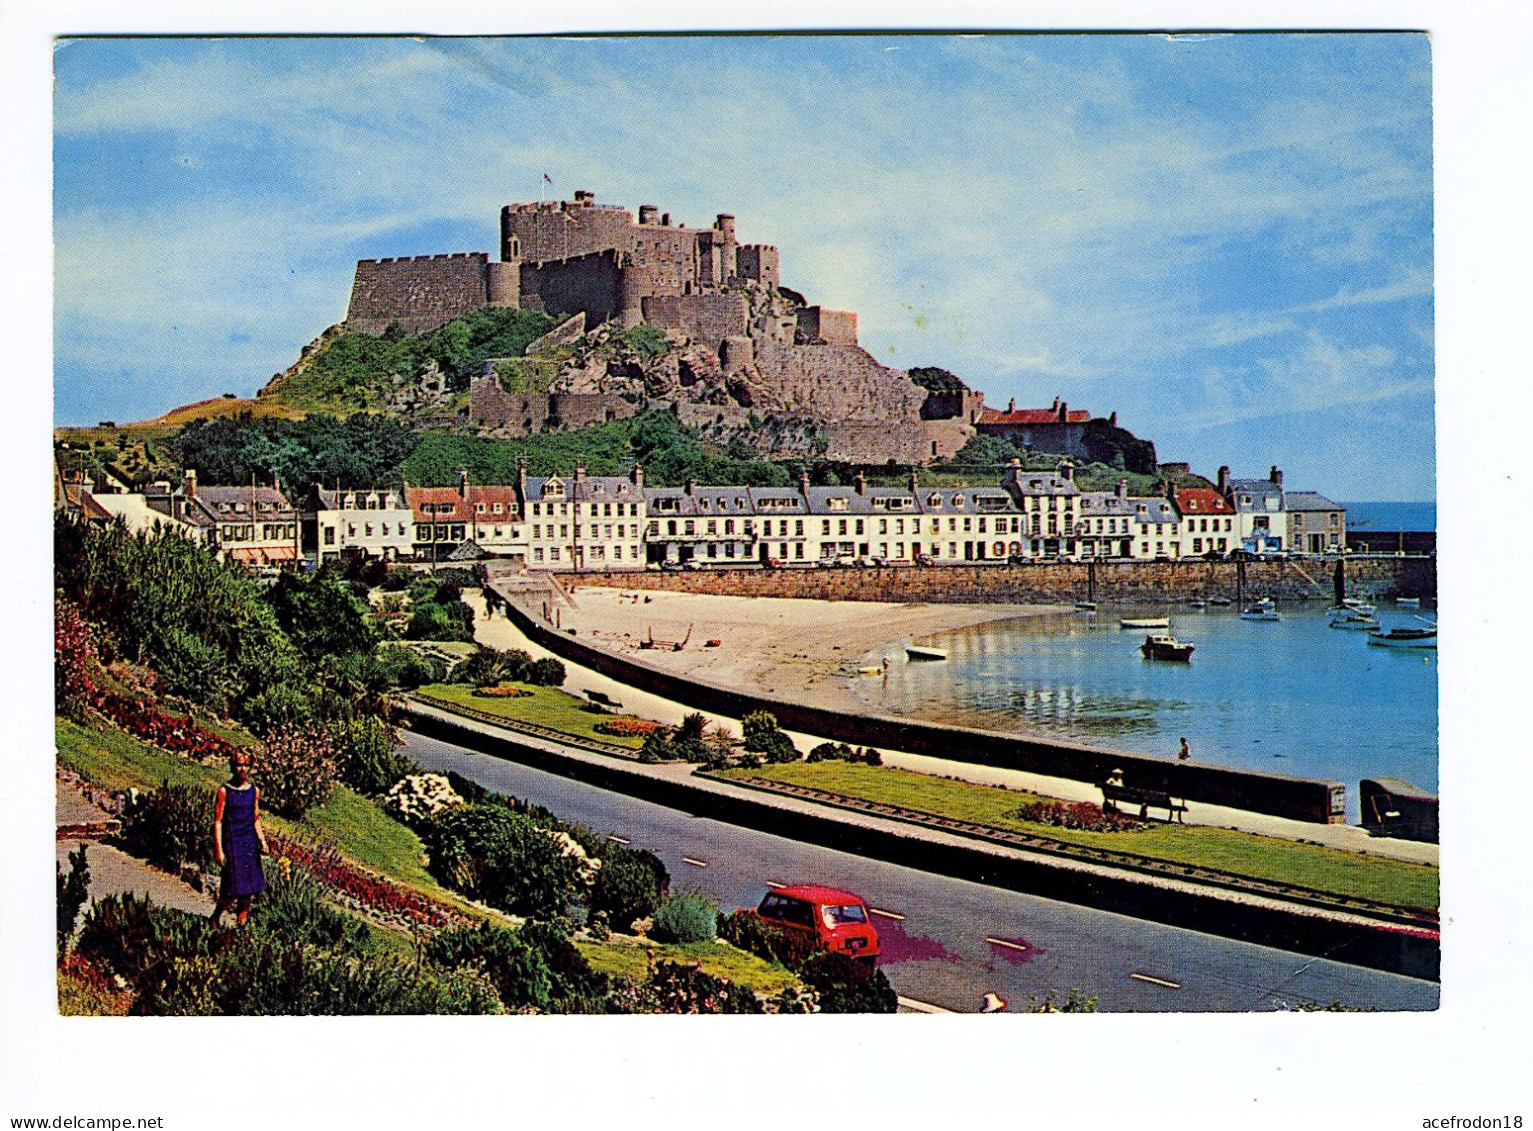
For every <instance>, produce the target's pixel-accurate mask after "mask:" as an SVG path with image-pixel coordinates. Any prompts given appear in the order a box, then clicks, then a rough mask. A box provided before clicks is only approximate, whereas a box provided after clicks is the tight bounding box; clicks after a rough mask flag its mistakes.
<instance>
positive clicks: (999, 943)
mask: <svg viewBox="0 0 1533 1131" xmlns="http://www.w3.org/2000/svg"><path fill="white" fill-rule="evenodd" d="M985 941H986V942H987V943H989V944H990V945H991V946H1008V947H1010V948H1011V949H1012V950H1026V949H1027V947H1025V946H1023V945H1022V944H1021V943H1014V942H1007V941H1006V940H1005V939H993V938H991V937H990V936H989V935H986V936H985Z"/></svg>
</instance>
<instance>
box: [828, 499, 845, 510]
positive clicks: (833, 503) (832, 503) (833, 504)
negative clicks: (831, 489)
mask: <svg viewBox="0 0 1533 1131" xmlns="http://www.w3.org/2000/svg"><path fill="white" fill-rule="evenodd" d="M825 503H826V505H827V506H828V507H829V508H830V509H831V510H833V511H844V510H846V499H844V498H842V497H840V496H832V497H831V498H829V499H826V500H825Z"/></svg>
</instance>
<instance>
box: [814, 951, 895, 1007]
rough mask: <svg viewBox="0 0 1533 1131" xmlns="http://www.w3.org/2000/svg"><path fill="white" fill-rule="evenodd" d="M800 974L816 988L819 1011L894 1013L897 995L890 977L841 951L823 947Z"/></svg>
mask: <svg viewBox="0 0 1533 1131" xmlns="http://www.w3.org/2000/svg"><path fill="white" fill-rule="evenodd" d="M799 977H800V978H802V979H803V981H804V982H805V983H806V984H807V985H808V986H809V987H810V988H811V989H813V990H814V991H815V994H816V996H817V997H818V999H819V1004H820V1012H821V1013H894V1012H895V1011H896V1010H898V1008H899V999H898V997H897V996H896V995H895V992H894V987H893V986H891V985H890V984H889V978H888V976H887V975H885V974H884V972H883V971H882V970H875V969H873V968H872V967H871V966H867V965H865V964H863V963H860V962H854V961H853V960H852V959H850V958H847V957H846V956H845V955H844V954H834V953H831V952H829V951H826V952H824V953H821V954H817V955H815V956H814V957H813V958H811V959H810V960H809V961H808V962H806V963H804V965H803V967H802V968H801V969H800V970H799Z"/></svg>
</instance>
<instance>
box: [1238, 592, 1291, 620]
mask: <svg viewBox="0 0 1533 1131" xmlns="http://www.w3.org/2000/svg"><path fill="white" fill-rule="evenodd" d="M1240 619H1241V620H1282V619H1283V614H1281V613H1280V612H1278V611H1277V605H1275V604H1274V603H1273V601H1272V598H1271V597H1260V598H1258V599H1257V600H1256V602H1255V603H1254V604H1252V605H1251V606H1250V607H1249V608H1245V609H1242V610H1241V611H1240Z"/></svg>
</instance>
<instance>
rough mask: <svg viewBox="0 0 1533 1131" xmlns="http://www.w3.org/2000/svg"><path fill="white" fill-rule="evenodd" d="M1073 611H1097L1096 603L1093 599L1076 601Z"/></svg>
mask: <svg viewBox="0 0 1533 1131" xmlns="http://www.w3.org/2000/svg"><path fill="white" fill-rule="evenodd" d="M1075 611H1076V612H1078V613H1094V612H1096V611H1097V603H1096V602H1095V601H1077V602H1075Z"/></svg>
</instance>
